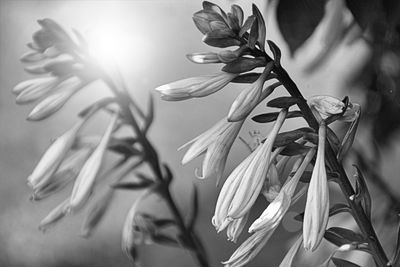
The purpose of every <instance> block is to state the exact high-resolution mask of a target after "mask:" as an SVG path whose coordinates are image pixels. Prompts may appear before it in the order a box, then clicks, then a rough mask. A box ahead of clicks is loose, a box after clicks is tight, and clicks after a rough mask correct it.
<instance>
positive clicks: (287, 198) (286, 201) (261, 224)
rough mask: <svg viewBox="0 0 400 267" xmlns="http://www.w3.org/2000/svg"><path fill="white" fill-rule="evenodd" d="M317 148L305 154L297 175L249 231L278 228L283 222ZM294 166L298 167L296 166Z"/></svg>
mask: <svg viewBox="0 0 400 267" xmlns="http://www.w3.org/2000/svg"><path fill="white" fill-rule="evenodd" d="M314 154H315V150H314V149H311V150H310V151H309V152H308V153H307V155H306V156H305V158H304V160H303V162H302V163H301V165H300V167H299V168H298V169H297V171H296V173H295V175H294V176H293V177H292V178H290V177H289V179H288V181H286V183H285V184H284V185H283V187H282V189H281V191H280V192H279V194H278V196H277V197H276V198H275V199H274V200H273V201H272V202H271V203H270V204H269V205H268V207H267V208H266V209H265V211H264V212H263V213H262V214H261V216H260V217H259V218H258V219H257V220H255V221H254V222H253V224H252V225H251V226H250V228H249V232H255V231H260V230H262V229H272V228H276V227H277V226H278V224H279V223H280V222H281V220H282V218H283V216H284V215H285V214H286V212H287V211H288V209H289V207H290V205H291V204H292V197H293V194H294V191H295V189H296V186H297V183H298V182H299V180H300V178H301V176H302V174H303V173H304V171H305V169H306V168H307V166H308V164H309V163H310V161H311V160H312V158H313V156H314ZM294 168H297V167H296V166H294Z"/></svg>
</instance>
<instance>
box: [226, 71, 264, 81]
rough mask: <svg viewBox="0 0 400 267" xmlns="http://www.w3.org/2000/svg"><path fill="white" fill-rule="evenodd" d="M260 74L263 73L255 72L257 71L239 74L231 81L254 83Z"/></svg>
mask: <svg viewBox="0 0 400 267" xmlns="http://www.w3.org/2000/svg"><path fill="white" fill-rule="evenodd" d="M260 75H261V73H255V72H250V73H245V74H242V75H239V76H237V77H236V78H234V79H233V80H232V81H231V82H232V83H254V82H255V81H256V80H257V79H258V78H259V77H260Z"/></svg>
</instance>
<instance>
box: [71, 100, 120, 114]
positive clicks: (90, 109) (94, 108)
mask: <svg viewBox="0 0 400 267" xmlns="http://www.w3.org/2000/svg"><path fill="white" fill-rule="evenodd" d="M115 101H116V99H115V97H107V98H103V99H100V100H99V101H96V102H94V103H93V104H91V105H90V106H88V107H86V108H85V109H83V110H82V111H81V112H79V114H78V116H79V117H81V118H84V117H86V116H89V115H90V114H93V113H94V112H96V111H97V110H99V109H102V108H104V107H106V106H108V105H109V104H111V103H113V102H115Z"/></svg>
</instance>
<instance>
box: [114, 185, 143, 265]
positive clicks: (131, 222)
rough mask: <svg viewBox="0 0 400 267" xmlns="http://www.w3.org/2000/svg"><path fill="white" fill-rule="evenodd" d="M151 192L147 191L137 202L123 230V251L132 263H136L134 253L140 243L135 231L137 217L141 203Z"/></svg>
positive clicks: (130, 211) (128, 215) (127, 216)
mask: <svg viewBox="0 0 400 267" xmlns="http://www.w3.org/2000/svg"><path fill="white" fill-rule="evenodd" d="M149 192H150V191H149V190H146V191H145V192H143V193H142V194H141V195H140V196H139V197H138V198H137V199H136V200H135V202H134V203H133V205H132V207H131V208H130V210H129V212H128V214H127V215H126V219H125V222H124V226H123V228H122V238H121V247H122V251H123V252H124V253H125V254H126V255H127V256H128V258H129V259H130V260H131V261H132V262H134V261H135V258H134V257H133V255H132V252H133V251H134V250H135V247H136V245H138V243H139V240H138V237H137V230H136V229H135V217H136V216H137V210H138V207H139V203H140V202H141V201H142V200H143V199H144V198H145V197H146V196H147V195H148V194H149Z"/></svg>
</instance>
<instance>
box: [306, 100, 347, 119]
mask: <svg viewBox="0 0 400 267" xmlns="http://www.w3.org/2000/svg"><path fill="white" fill-rule="evenodd" d="M307 103H308V105H309V106H310V107H313V108H314V109H316V110H317V111H318V112H319V113H320V114H321V115H324V116H331V115H334V114H339V113H341V112H342V111H343V108H344V107H345V105H344V103H343V102H342V101H340V100H339V99H337V98H335V97H332V96H327V95H316V96H312V97H310V98H309V99H308V100H307Z"/></svg>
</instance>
